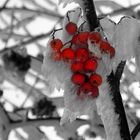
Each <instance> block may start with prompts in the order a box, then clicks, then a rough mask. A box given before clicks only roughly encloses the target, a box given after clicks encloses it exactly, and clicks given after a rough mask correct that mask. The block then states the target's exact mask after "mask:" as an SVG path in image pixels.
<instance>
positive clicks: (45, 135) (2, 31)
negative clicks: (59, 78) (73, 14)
mask: <svg viewBox="0 0 140 140" xmlns="http://www.w3.org/2000/svg"><path fill="white" fill-rule="evenodd" d="M76 6H77V5H76V4H75V3H71V4H67V6H66V7H65V8H64V7H63V5H62V4H60V5H58V0H0V140H54V139H55V140H103V139H105V132H104V128H103V125H102V124H101V122H100V121H99V122H98V121H97V118H96V116H94V115H91V116H81V117H80V118H79V119H77V120H76V121H75V122H73V123H71V124H66V125H64V126H60V125H59V120H60V118H61V116H62V113H63V108H64V105H63V90H62V91H61V92H58V91H57V90H55V91H54V93H53V94H50V93H48V92H47V86H48V83H47V81H46V80H45V78H44V76H43V74H42V72H41V65H42V62H43V53H44V51H45V48H46V46H47V42H48V40H49V36H50V34H51V33H52V31H53V30H54V29H59V28H62V23H63V18H64V16H65V14H66V12H67V11H68V10H70V9H73V8H74V7H76ZM95 7H96V10H97V14H98V17H106V16H110V18H111V19H112V20H113V21H114V22H116V23H117V22H118V21H119V20H120V18H121V17H122V16H124V15H127V16H133V17H134V18H137V19H138V20H139V19H140V1H139V0H135V1H134V0H104V1H102V0H96V1H95ZM135 72H136V67H135V59H131V60H130V61H127V64H126V67H125V70H124V74H123V77H122V79H121V87H120V88H121V95H122V98H123V101H124V107H125V109H126V114H127V118H128V122H129V127H130V130H131V131H132V130H133V128H134V126H135V125H136V124H137V123H138V122H139V119H140V88H139V83H138V81H136V77H135ZM93 114H94V113H93ZM139 139H140V138H139Z"/></svg>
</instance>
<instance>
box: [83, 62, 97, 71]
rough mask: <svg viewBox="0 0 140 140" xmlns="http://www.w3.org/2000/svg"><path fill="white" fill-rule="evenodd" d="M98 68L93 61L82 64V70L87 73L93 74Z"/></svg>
mask: <svg viewBox="0 0 140 140" xmlns="http://www.w3.org/2000/svg"><path fill="white" fill-rule="evenodd" d="M97 66H98V63H97V61H96V60H95V59H88V60H87V61H85V63H84V70H85V71H87V72H94V71H95V70H96V68H97Z"/></svg>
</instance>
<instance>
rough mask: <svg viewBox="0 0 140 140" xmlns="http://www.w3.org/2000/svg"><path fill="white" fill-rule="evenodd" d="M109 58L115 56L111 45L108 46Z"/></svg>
mask: <svg viewBox="0 0 140 140" xmlns="http://www.w3.org/2000/svg"><path fill="white" fill-rule="evenodd" d="M109 53H110V58H112V57H114V56H115V49H114V48H113V47H110V48H109Z"/></svg>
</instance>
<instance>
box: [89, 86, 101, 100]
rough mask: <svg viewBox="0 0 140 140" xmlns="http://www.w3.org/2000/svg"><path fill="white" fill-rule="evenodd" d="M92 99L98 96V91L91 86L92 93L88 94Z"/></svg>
mask: <svg viewBox="0 0 140 140" xmlns="http://www.w3.org/2000/svg"><path fill="white" fill-rule="evenodd" d="M90 96H91V97H92V98H96V97H98V96H99V89H98V87H96V86H92V93H91V94H90Z"/></svg>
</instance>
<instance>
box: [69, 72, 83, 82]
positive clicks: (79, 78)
mask: <svg viewBox="0 0 140 140" xmlns="http://www.w3.org/2000/svg"><path fill="white" fill-rule="evenodd" d="M71 80H72V82H73V83H74V84H76V85H81V84H83V83H84V82H85V75H84V74H81V73H74V74H73V75H72V78H71Z"/></svg>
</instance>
